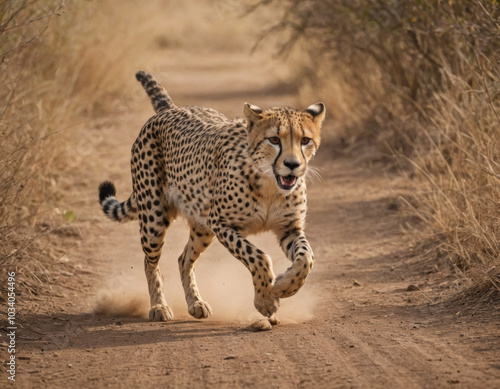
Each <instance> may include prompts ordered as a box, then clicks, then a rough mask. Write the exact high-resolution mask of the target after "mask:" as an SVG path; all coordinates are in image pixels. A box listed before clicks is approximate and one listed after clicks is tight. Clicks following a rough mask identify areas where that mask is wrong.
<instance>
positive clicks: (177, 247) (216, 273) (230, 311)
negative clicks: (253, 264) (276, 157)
mask: <svg viewBox="0 0 500 389" xmlns="http://www.w3.org/2000/svg"><path fill="white" fill-rule="evenodd" d="M188 234H189V230H188V227H187V225H186V223H185V222H184V221H178V222H176V223H175V225H174V226H173V227H171V228H170V229H169V230H168V231H167V235H166V239H165V246H164V249H163V254H162V259H161V260H160V268H161V271H162V273H163V276H164V287H165V293H166V298H167V302H168V305H169V306H170V307H171V308H172V310H173V312H174V319H192V318H191V316H190V315H189V314H188V312H187V304H186V301H185V299H184V291H183V289H182V284H181V281H180V276H179V271H178V268H177V258H178V256H179V255H180V253H181V252H182V250H183V245H184V243H185V242H186V241H187V237H188ZM137 240H139V237H138V239H137ZM250 240H251V241H252V242H253V243H255V244H256V245H257V246H258V247H259V248H261V249H262V250H264V251H265V252H267V253H268V254H270V255H271V257H272V258H273V266H274V271H275V273H276V274H279V273H281V272H283V271H284V270H285V269H286V268H287V266H289V262H288V260H287V259H286V258H285V257H284V254H283V253H282V251H281V250H280V248H279V247H278V244H277V242H276V240H275V238H274V236H272V235H271V234H264V235H260V236H256V237H250ZM130 246H131V247H125V248H123V247H122V248H121V250H120V251H121V253H120V252H119V253H118V255H119V256H120V258H116V259H115V261H114V265H113V266H114V269H115V271H114V272H113V274H111V275H109V276H108V278H107V280H106V281H105V282H104V284H103V286H102V288H101V289H100V290H99V291H98V293H97V295H96V302H95V308H94V312H95V313H96V314H101V315H116V316H131V317H144V318H147V317H148V312H149V307H150V305H149V294H148V288H147V283H146V277H145V275H144V270H143V264H142V258H143V257H142V250H141V248H140V246H139V244H137V245H136V244H131V245H130ZM132 246H133V247H132ZM112 255H113V254H112ZM196 277H197V283H198V287H199V290H200V293H201V295H202V297H203V299H204V300H205V301H207V302H208V303H209V304H210V305H211V307H212V309H213V315H212V316H211V317H210V318H209V319H208V320H210V321H222V322H232V323H234V322H237V323H242V324H244V323H248V322H250V321H253V320H256V319H259V318H262V316H261V315H260V314H259V313H258V312H257V310H256V309H255V308H254V305H253V285H252V279H251V276H250V273H249V272H248V270H247V269H246V268H245V267H244V266H243V265H242V264H241V263H239V261H237V260H236V259H235V258H234V257H232V256H231V254H229V253H228V252H227V250H226V249H225V248H224V247H222V245H221V244H220V243H219V242H217V241H214V243H213V244H212V245H211V246H210V247H209V249H208V250H207V251H206V252H205V253H203V255H202V256H201V257H200V258H199V260H198V262H197V268H196ZM316 302H317V297H316V295H315V294H314V291H313V289H312V288H310V287H309V285H308V284H307V283H306V285H305V286H304V287H303V288H302V289H301V290H300V291H299V292H298V293H297V294H296V295H295V296H292V297H290V298H286V299H281V306H280V308H279V310H278V313H277V314H276V316H277V317H278V318H279V319H280V320H281V323H282V324H291V323H301V322H304V321H307V320H310V319H312V318H313V315H314V308H315V306H316Z"/></svg>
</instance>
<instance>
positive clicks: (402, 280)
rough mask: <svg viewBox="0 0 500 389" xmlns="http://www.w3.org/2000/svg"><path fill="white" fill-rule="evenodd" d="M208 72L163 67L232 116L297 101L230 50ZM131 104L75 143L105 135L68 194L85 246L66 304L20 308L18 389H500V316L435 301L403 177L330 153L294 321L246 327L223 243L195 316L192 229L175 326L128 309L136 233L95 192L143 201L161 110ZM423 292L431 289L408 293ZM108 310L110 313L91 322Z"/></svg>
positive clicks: (172, 299) (180, 90)
mask: <svg viewBox="0 0 500 389" xmlns="http://www.w3.org/2000/svg"><path fill="white" fill-rule="evenodd" d="M208 61H209V62H205V63H204V64H199V63H195V62H193V59H192V58H190V57H188V56H186V55H185V54H184V55H183V54H179V55H177V56H171V59H170V62H168V63H165V64H164V67H163V69H166V71H168V74H169V75H168V76H167V77H164V79H163V80H162V81H163V82H164V83H165V84H166V86H167V89H168V90H169V92H170V93H171V95H172V96H173V98H174V100H175V101H176V103H177V104H179V105H181V104H199V105H207V106H211V107H213V108H216V109H218V110H220V111H222V112H223V113H225V114H226V115H227V116H239V115H240V111H241V108H242V105H243V102H244V101H247V100H248V101H249V102H252V103H255V104H258V105H260V106H267V105H278V104H290V105H296V102H295V101H294V98H293V96H292V95H290V94H287V91H286V88H281V89H280V88H279V87H275V86H274V85H273V84H272V83H270V80H271V79H272V77H273V73H272V66H271V65H269V66H267V67H266V66H262V63H261V62H259V61H258V59H255V58H253V59H250V60H248V59H247V58H241V56H238V57H237V56H234V57H232V56H230V55H228V54H227V53H226V54H224V56H222V55H221V56H220V57H218V56H217V55H213V56H212V57H211V58H210V59H209V60H208ZM160 76H161V75H160ZM131 77H133V75H131ZM193 91H195V93H193ZM133 96H137V98H136V100H134V104H133V105H132V106H129V107H127V108H128V109H127V113H125V114H120V115H116V116H114V117H110V118H106V119H105V120H101V121H97V122H95V123H91V124H88V125H86V126H84V128H82V129H81V130H79V131H77V132H76V139H75V145H76V146H78V145H79V144H85V142H88V141H89V139H91V140H93V141H92V142H91V143H92V146H93V148H92V152H91V153H88V154H86V155H85V158H83V157H82V158H81V160H80V163H79V164H77V165H76V164H75V176H76V178H77V179H76V180H74V181H67V182H62V183H61V189H62V190H67V191H68V192H69V193H72V195H73V196H75V197H77V198H78V200H79V203H78V205H75V213H76V214H77V215H78V216H79V222H78V223H75V224H74V225H72V226H70V227H68V228H67V231H66V234H68V235H71V234H73V233H75V231H76V230H78V229H80V230H82V231H83V235H82V236H83V239H82V241H81V244H79V245H77V246H76V247H75V248H74V249H72V250H71V251H70V252H69V253H68V254H67V256H66V257H65V258H64V260H63V261H62V262H61V263H59V264H57V265H56V266H54V268H53V269H52V270H51V271H52V274H53V278H54V290H53V292H54V293H53V295H52V296H51V297H44V298H43V299H40V300H38V301H34V302H33V304H32V306H31V309H30V311H26V310H25V311H23V312H21V313H20V317H19V318H20V321H21V322H22V325H23V329H22V331H20V332H19V333H20V339H19V342H20V344H19V350H20V351H19V355H20V357H21V358H20V360H19V364H18V372H17V375H16V378H17V382H16V385H17V386H19V387H25V388H28V387H29V388H37V387H51V388H54V387H69V386H70V385H75V384H77V385H83V387H90V386H92V387H152V386H153V385H155V386H156V385H160V386H161V387H172V388H182V387H186V388H187V387H204V388H212V387H213V388H220V387H222V388H224V387H227V388H238V387H255V388H294V387H299V388H302V387H304V388H311V387H315V388H318V387H319V388H367V387H375V388H378V387H391V388H392V387H397V388H435V387H453V388H494V387H500V352H499V351H498V350H499V349H500V331H499V330H500V328H499V327H500V322H499V321H498V312H489V314H488V315H486V314H484V313H482V312H481V311H480V310H476V311H474V312H473V313H471V312H470V311H469V312H468V313H467V312H466V313H462V312H460V310H459V309H457V308H455V307H453V306H452V304H451V303H440V304H436V305H429V299H431V300H432V299H434V298H435V297H436V296H438V294H439V293H440V292H439V289H435V288H434V289H433V284H432V282H431V281H432V277H433V274H432V272H430V273H429V271H428V269H427V268H426V267H425V266H424V265H422V266H421V265H419V264H415V262H414V261H412V260H411V256H410V255H409V253H410V252H411V245H410V242H409V240H408V239H407V237H405V235H403V234H402V233H401V230H400V224H401V216H400V215H398V211H397V209H398V203H397V200H396V197H397V194H398V193H401V192H403V191H405V190H408V188H406V187H405V182H404V181H403V180H401V179H398V178H397V177H391V176H390V175H387V174H384V173H382V172H380V171H379V170H377V169H375V168H371V169H369V168H365V167H362V166H360V165H359V164H356V163H355V162H354V161H353V160H351V159H349V158H347V157H342V156H335V155H334V150H333V149H332V148H331V147H329V146H328V144H323V145H322V147H321V148H320V153H319V155H318V156H317V158H316V159H315V161H314V163H313V165H314V166H316V167H318V168H320V169H321V175H322V177H323V180H322V181H321V182H316V183H315V184H311V185H310V190H309V204H310V205H309V213H308V229H307V234H308V237H309V239H310V241H311V244H312V247H313V248H314V250H315V254H316V258H317V262H316V265H315V268H314V271H313V273H312V274H311V276H310V278H309V279H308V281H307V284H306V286H305V287H304V288H303V290H301V291H300V292H299V294H297V295H296V296H295V297H292V298H290V299H287V300H283V301H282V309H281V310H280V311H279V315H278V316H279V317H280V318H281V319H283V322H284V323H283V324H282V325H280V326H277V327H275V328H273V330H272V331H270V332H261V333H256V332H251V331H248V329H247V324H248V322H249V320H250V319H252V318H253V317H254V316H253V311H254V310H253V307H252V285H251V279H250V277H249V276H248V274H247V271H246V269H245V268H244V267H243V266H242V265H240V264H239V263H237V261H236V260H234V259H232V258H231V256H230V255H229V254H228V253H226V252H225V250H223V249H222V248H221V247H220V246H219V245H216V244H214V246H213V247H211V248H210V249H209V250H208V251H207V252H206V253H205V254H204V255H203V257H202V258H201V259H200V261H199V266H198V270H197V276H198V279H199V284H200V290H201V292H202V294H203V295H204V297H205V299H206V300H207V301H208V302H209V303H210V304H211V305H212V307H213V308H214V316H213V317H212V318H210V319H208V320H206V321H198V320H195V319H192V318H190V317H189V315H188V314H187V308H186V306H185V303H184V301H183V296H182V288H181V286H180V282H179V281H178V278H179V276H178V271H177V268H176V259H177V256H178V255H179V254H180V253H181V251H182V248H183V245H184V243H185V241H186V239H187V231H186V229H185V225H184V224H183V222H181V221H179V222H177V223H176V225H175V226H174V227H172V228H171V229H170V230H169V231H168V232H167V238H166V249H165V251H164V253H163V257H162V270H163V272H164V274H165V277H166V280H167V299H168V300H169V304H170V305H171V306H172V307H173V309H174V313H175V315H176V319H175V320H174V321H172V322H168V323H152V322H148V321H147V320H146V319H144V317H130V316H126V315H124V314H123V313H120V311H127V312H128V313H129V314H130V313H132V312H136V313H137V314H139V315H143V314H144V312H145V311H147V302H148V296H147V288H146V285H145V280H144V275H143V272H142V253H141V249H140V246H139V242H138V241H139V237H138V231H137V229H138V228H137V225H136V224H134V223H131V224H128V225H116V224H113V223H111V222H109V221H107V220H106V219H105V218H104V217H103V216H101V214H100V210H99V207H98V205H97V201H96V197H97V190H96V188H97V185H98V183H99V181H101V180H103V179H106V178H110V179H111V180H113V181H115V183H116V184H117V189H118V197H119V198H121V199H124V198H125V197H126V196H128V194H129V191H130V189H131V187H130V172H129V163H128V159H129V155H130V154H129V150H130V146H131V144H132V142H133V141H134V139H135V137H136V134H137V132H138V131H139V129H140V126H141V125H142V124H143V123H144V121H145V120H146V119H147V118H148V117H149V116H148V115H151V114H152V108H151V107H150V106H149V105H148V104H149V103H148V101H147V98H146V96H145V95H140V94H139V93H135V91H134V92H133ZM311 103H312V102H311ZM328 128H329V124H328V123H327V124H326V125H325V128H324V131H325V132H327V131H328ZM251 239H252V238H251ZM252 240H253V241H255V242H258V245H259V247H262V248H264V249H265V250H266V251H267V252H268V253H270V254H271V256H272V257H273V258H274V260H275V261H277V262H278V263H277V265H275V266H276V267H277V270H278V271H279V270H280V269H283V268H284V267H285V266H286V262H285V260H284V259H283V255H282V254H281V252H280V250H279V248H278V247H277V244H276V243H275V241H274V238H273V237H271V236H267V235H263V236H260V237H257V238H253V239H252ZM432 271H439V269H437V270H436V269H434V270H432ZM58 284H64V285H66V286H67V288H65V289H62V288H59V287H58V286H57V285H58ZM409 285H416V286H417V287H418V288H414V289H417V290H416V291H408V290H407V289H408V286H409ZM410 289H411V288H410ZM96 296H97V297H96ZM96 299H97V300H98V301H99V304H100V307H101V308H102V309H103V310H107V312H108V314H106V315H94V314H93V313H92V310H93V309H94V308H95V307H96V304H97V303H96ZM127 304H128V305H127ZM488 317H489V319H488ZM492 317H493V320H492V319H491V318H492Z"/></svg>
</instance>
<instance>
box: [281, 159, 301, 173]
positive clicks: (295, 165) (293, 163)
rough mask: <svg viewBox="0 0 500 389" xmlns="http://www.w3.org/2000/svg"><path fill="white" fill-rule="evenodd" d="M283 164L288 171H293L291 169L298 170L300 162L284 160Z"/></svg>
mask: <svg viewBox="0 0 500 389" xmlns="http://www.w3.org/2000/svg"><path fill="white" fill-rule="evenodd" d="M283 164H284V165H285V166H286V167H287V168H289V169H290V170H292V171H293V169H295V168H298V167H299V166H300V161H297V160H296V159H288V160H287V159H285V161H284V162H283Z"/></svg>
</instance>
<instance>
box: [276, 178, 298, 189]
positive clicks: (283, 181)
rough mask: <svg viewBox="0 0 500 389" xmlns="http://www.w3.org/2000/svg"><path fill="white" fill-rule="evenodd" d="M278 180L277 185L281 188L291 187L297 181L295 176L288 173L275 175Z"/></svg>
mask: <svg viewBox="0 0 500 389" xmlns="http://www.w3.org/2000/svg"><path fill="white" fill-rule="evenodd" d="M276 179H277V180H278V185H279V186H280V188H281V189H286V190H289V189H292V188H293V186H294V185H295V183H296V182H297V177H295V176H292V175H289V176H276Z"/></svg>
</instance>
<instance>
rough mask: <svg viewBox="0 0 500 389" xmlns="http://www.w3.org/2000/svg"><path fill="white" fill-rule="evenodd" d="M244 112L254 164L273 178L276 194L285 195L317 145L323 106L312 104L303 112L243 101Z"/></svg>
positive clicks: (301, 175)
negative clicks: (266, 108) (267, 107)
mask: <svg viewBox="0 0 500 389" xmlns="http://www.w3.org/2000/svg"><path fill="white" fill-rule="evenodd" d="M244 114H245V117H246V119H247V130H248V140H249V144H250V150H251V153H252V156H253V159H254V162H255V165H256V166H257V168H258V169H259V170H260V172H261V173H262V174H263V175H264V176H267V177H268V178H272V179H273V180H275V182H276V185H277V189H278V192H279V193H281V194H284V195H287V194H289V193H290V192H291V191H292V190H293V189H294V188H295V187H296V186H297V185H296V184H297V182H298V180H299V179H300V178H301V177H303V176H304V175H305V174H306V172H307V164H308V162H309V160H310V159H311V158H312V156H313V155H314V154H315V153H316V150H317V149H318V147H319V144H320V140H321V139H320V133H321V124H322V122H323V119H324V118H325V105H324V104H323V103H316V104H313V105H311V106H310V107H309V108H307V109H306V110H305V111H298V110H295V109H293V108H289V107H277V108H270V109H268V110H266V111H263V110H262V109H260V108H259V107H257V106H255V105H251V104H248V103H245V106H244Z"/></svg>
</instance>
